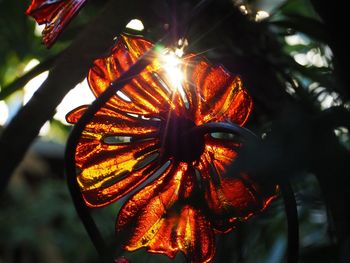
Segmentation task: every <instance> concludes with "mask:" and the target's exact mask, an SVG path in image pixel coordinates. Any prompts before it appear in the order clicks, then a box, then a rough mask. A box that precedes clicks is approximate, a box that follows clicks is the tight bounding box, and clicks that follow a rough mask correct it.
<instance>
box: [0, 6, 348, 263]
mask: <svg viewBox="0 0 350 263" xmlns="http://www.w3.org/2000/svg"><path fill="white" fill-rule="evenodd" d="M29 2H30V1H29V0H28V1H18V0H16V1H15V0H0V133H1V129H2V127H6V125H7V124H8V123H9V122H10V121H11V119H12V118H13V116H15V115H16V113H17V111H18V110H19V108H20V107H21V106H22V105H23V104H25V103H26V102H27V101H28V100H29V99H30V98H31V96H32V94H33V93H34V92H35V90H36V89H37V88H38V87H39V86H40V84H41V83H42V82H43V81H44V79H45V76H47V73H46V75H45V71H46V70H48V69H49V68H50V65H52V63H54V62H55V57H57V56H59V55H60V53H61V52H62V51H63V50H64V49H65V48H66V47H67V46H69V44H70V43H71V41H72V40H73V39H74V38H75V36H76V35H77V34H78V33H79V31H80V30H81V29H82V28H83V27H84V26H85V25H86V24H87V22H88V21H90V20H91V19H92V18H93V17H94V16H95V15H96V13H97V11H96V10H99V9H100V7H101V5H102V4H103V3H101V2H103V1H89V2H88V4H87V5H86V7H85V8H84V9H83V10H82V11H81V12H80V14H79V15H78V16H77V17H76V18H75V19H74V21H73V22H72V23H71V24H70V26H69V27H68V28H67V30H66V31H65V32H64V33H63V34H62V36H61V37H60V39H59V41H58V42H57V43H56V44H55V45H54V46H53V48H52V49H50V50H47V49H46V48H45V47H44V46H43V45H42V44H41V37H40V30H41V29H40V27H38V26H37V25H36V24H35V22H34V21H33V20H32V19H31V18H29V17H27V16H25V14H24V11H25V9H26V8H27V7H28V5H29ZM125 2H126V3H125V4H126V5H127V4H128V3H127V2H128V1H125ZM171 2H172V1H150V5H153V7H152V8H153V10H154V14H152V15H150V17H149V18H144V21H142V22H143V24H144V25H145V29H144V30H143V31H140V32H137V33H138V34H143V35H144V36H145V37H147V38H150V39H152V40H157V38H158V37H159V36H161V35H162V33H163V30H164V25H166V24H168V23H171V19H172V16H174V13H173V9H172V8H171ZM179 2H181V4H178V5H177V8H178V10H177V12H176V15H175V18H176V19H177V21H188V19H187V20H186V19H185V18H188V17H189V16H191V14H190V13H189V12H188V10H189V7H191V6H193V3H192V2H191V1H179ZM194 2H196V1H194ZM212 2H213V3H211V4H209V6H208V7H207V8H204V10H203V11H202V12H201V13H200V14H199V15H197V16H196V17H195V18H194V19H191V20H190V22H189V24H188V25H181V23H179V34H180V35H181V33H184V32H186V37H187V39H188V42H189V47H188V51H189V52H196V53H198V52H202V53H204V55H205V56H206V57H207V58H208V59H210V60H211V61H213V62H215V63H220V64H223V65H224V66H225V67H227V68H228V69H229V70H230V71H232V72H234V73H236V74H239V75H241V76H242V78H243V81H244V83H245V86H246V87H247V89H248V90H249V92H250V94H251V95H252V96H253V99H254V110H253V114H252V116H251V118H250V120H249V122H248V127H249V128H250V129H252V130H253V131H254V132H255V133H256V134H258V135H259V136H261V138H262V139H264V140H266V141H269V138H272V139H270V144H268V145H275V144H276V143H277V144H276V145H277V148H274V149H273V150H274V151H271V152H269V151H267V153H266V152H264V153H266V154H268V155H269V154H270V155H272V156H273V155H274V154H276V152H277V155H278V154H279V155H280V156H279V158H280V159H278V158H277V159H273V158H272V160H273V161H274V162H272V165H271V164H270V163H269V158H267V159H266V158H265V156H264V158H262V155H258V154H256V156H254V155H253V157H256V159H258V160H260V161H261V162H266V163H267V164H268V165H269V169H270V170H274V172H275V173H280V174H279V176H287V175H288V176H290V174H291V176H290V177H291V180H292V185H293V188H294V191H295V193H296V198H297V203H298V212H299V224H300V262H318V263H322V262H327V263H328V262H338V261H339V262H340V261H341V260H345V261H342V262H349V261H347V260H349V257H348V254H349V252H347V254H346V253H345V254H344V251H343V250H341V246H340V245H339V243H337V240H338V241H339V235H338V236H337V233H336V232H337V231H342V229H341V227H340V229H339V227H338V230H334V229H335V227H334V225H333V223H334V222H333V220H331V217H330V214H332V211H334V210H335V211H337V210H339V211H342V209H337V207H334V202H333V201H334V197H333V195H332V193H333V192H332V191H334V187H333V188H330V189H329V191H327V183H329V182H331V181H334V180H337V176H345V175H344V174H341V175H339V174H332V173H329V174H328V175H327V176H328V177H327V176H326V177H325V176H324V175H323V174H322V172H321V171H320V170H323V169H324V167H325V166H324V165H329V166H330V167H332V166H334V165H337V164H334V163H332V162H331V161H329V162H326V163H327V164H322V165H321V164H320V163H319V162H322V159H318V157H317V156H318V155H317V154H319V153H320V152H322V151H327V150H330V149H333V148H334V149H336V151H335V152H346V154H347V156H348V153H349V150H350V137H349V130H348V127H346V126H342V125H340V126H337V127H333V126H328V127H326V129H325V130H327V131H330V133H329V134H328V133H327V136H329V137H324V136H323V132H324V130H322V132H321V133H320V134H321V135H320V134H318V133H317V132H318V131H319V130H317V129H316V130H315V129H314V130H312V129H311V128H310V127H309V125H307V124H305V122H306V123H307V122H308V121H310V119H313V118H317V117H318V116H320V115H322V113H324V112H328V110H332V109H334V107H342V108H344V109H349V103H348V99H349V92H348V91H347V90H346V88H345V86H344V85H343V84H342V83H341V76H340V77H339V76H338V74H337V67H338V66H337V64H336V63H335V59H334V55H333V54H334V53H336V52H334V50H332V49H331V47H330V42H332V41H333V40H332V41H331V40H330V35H329V32H327V27H326V26H325V24H324V22H325V21H323V19H322V17H320V16H319V13H318V12H316V11H315V8H314V6H313V5H312V3H311V2H310V1H308V0H273V1H271V0H270V1H268V0H264V1H258V0H257V1H248V0H247V1H245V0H234V1H232V0H230V1H229V0H220V1H212ZM116 19H117V18H116ZM126 30H129V32H134V33H135V32H136V31H135V30H133V29H126ZM38 65H39V66H38ZM40 65H44V66H43V68H40ZM339 65H340V66H339V67H341V66H342V64H341V63H340V64H339ZM28 72H32V73H31V74H29V73H28ZM42 72H44V73H43V74H41V73H42ZM28 74H29V76H28ZM26 75H27V77H24V78H23V77H22V76H26ZM29 80H30V81H29ZM92 100H93V97H92V95H91V93H90V92H89V90H88V87H87V85H86V82H82V83H81V84H79V85H77V86H76V88H74V89H73V90H72V91H71V92H69V93H68V94H67V96H66V97H65V99H64V100H63V102H62V103H61V104H60V106H59V107H58V108H57V113H56V115H55V116H54V117H53V118H52V119H51V120H49V121H48V122H47V123H46V124H45V126H44V127H43V128H42V129H41V132H40V135H39V136H38V138H37V140H36V141H35V142H34V143H33V145H32V147H31V149H30V151H29V152H28V153H27V155H26V157H25V159H24V161H23V162H22V163H21V165H20V166H19V167H18V168H17V170H16V172H15V174H14V175H13V176H12V179H11V182H10V185H9V187H8V189H7V191H6V193H5V194H4V195H3V196H2V198H1V200H0V207H1V209H0V262H97V254H96V252H95V250H94V248H93V246H92V244H91V243H90V240H89V238H88V236H87V234H86V233H85V231H84V229H83V227H82V224H81V222H80V221H79V219H78V217H77V215H76V212H75V210H74V207H73V204H72V201H71V199H70V196H69V193H68V190H67V186H66V183H65V180H64V171H63V158H64V156H63V153H64V146H65V142H66V140H67V137H68V134H69V130H70V129H71V127H70V126H69V125H68V124H67V123H66V122H65V120H64V116H65V114H66V113H67V112H68V111H69V110H71V109H74V108H75V107H76V106H79V105H81V104H86V103H90V102H91V101H92ZM43 110H45V109H43ZM332 118H334V116H333V117H332ZM333 121H334V120H333ZM340 123H341V121H340ZM310 125H311V126H312V124H310ZM325 125H327V123H325ZM321 128H322V129H323V128H324V127H323V126H322V127H321ZM321 128H319V129H321ZM305 133H307V136H306V135H305ZM18 134H19V136H20V134H21V133H20V132H18ZM276 134H277V135H276ZM276 138H277V139H276ZM324 138H331V139H329V141H328V139H327V142H328V144H327V143H325V142H324V141H322V140H323V139H324ZM311 139H312V140H313V139H314V140H315V141H316V144H317V145H318V143H319V144H320V145H318V146H317V147H315V144H314V143H315V142H312V143H309V140H311ZM281 141H282V142H283V143H281ZM278 143H279V144H278ZM281 145H282V146H281ZM334 145H336V146H334ZM278 147H280V148H278ZM308 147H311V149H307V148H308ZM328 147H330V148H328ZM332 147H333V148H332ZM255 150H256V149H255ZM285 151H286V152H287V153H285ZM258 153H260V152H259V151H258ZM304 157H305V158H306V157H308V158H306V159H305V158H304ZM313 157H314V158H313ZM334 158H337V155H335V157H334ZM276 160H283V161H282V162H276ZM290 160H294V162H293V161H290ZM0 162H1V163H3V162H6V160H0ZM1 163H0V165H1ZM310 163H312V164H311V165H310ZM257 164H258V165H257V167H261V163H259V162H258V163H257ZM248 165H249V164H248ZM259 165H260V166H259ZM315 167H316V168H315ZM317 167H318V169H317ZM327 167H328V166H326V168H327ZM347 169H348V166H347ZM268 171H269V170H268ZM347 171H348V170H347ZM253 172H255V173H258V174H259V171H253ZM323 172H324V173H326V172H328V170H327V169H326V170H324V171H323ZM340 181H341V180H340ZM335 184H336V183H335ZM335 188H336V187H335ZM327 198H329V199H327ZM119 207H120V204H119V203H117V204H115V205H114V206H110V207H107V208H103V209H98V210H97V211H94V212H93V213H94V215H95V219H96V220H97V222H98V224H99V226H100V228H101V230H102V232H103V233H104V234H105V236H106V238H107V239H108V238H111V236H113V234H114V220H115V218H116V215H117V211H118V209H119ZM337 215H338V216H339V213H338V214H337ZM333 216H334V214H333ZM340 216H341V212H340ZM344 218H345V219H344ZM344 218H342V220H346V217H345V216H344ZM286 242H287V241H286V218H285V213H284V208H283V202H282V200H281V199H278V200H277V201H275V202H274V203H273V204H272V205H271V207H270V208H269V209H268V210H267V211H266V212H265V213H263V214H262V215H258V216H256V217H254V218H252V219H250V220H249V221H248V222H246V223H243V224H242V225H241V227H240V228H238V229H237V230H235V231H232V232H231V233H230V234H228V235H225V236H218V238H217V256H216V259H215V260H216V262H247V263H250V262H251V263H253V262H254V263H265V262H266V263H274V262H276V263H278V262H284V260H285V255H286ZM342 251H343V252H342ZM126 256H127V257H128V258H129V259H130V260H131V261H132V262H169V260H168V259H167V258H166V257H165V256H159V255H152V254H147V253H145V252H144V251H143V250H140V251H137V252H135V253H126ZM182 261H183V256H182V255H178V256H177V257H176V259H175V260H174V262H182Z"/></svg>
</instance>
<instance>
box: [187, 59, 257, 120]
mask: <svg viewBox="0 0 350 263" xmlns="http://www.w3.org/2000/svg"><path fill="white" fill-rule="evenodd" d="M185 74H186V78H187V82H186V83H185V85H184V89H185V93H186V95H187V97H188V100H189V102H190V104H191V107H192V108H193V109H194V114H195V122H196V124H197V125H200V124H203V123H207V122H210V121H226V120H229V121H231V122H234V123H237V124H238V125H243V124H244V123H245V121H246V119H247V118H248V116H249V114H250V111H251V108H252V101H251V98H250V96H249V95H248V94H247V92H246V91H245V89H244V88H243V86H242V82H241V79H240V78H239V77H238V76H232V75H231V74H230V73H229V72H228V71H226V70H225V69H224V68H223V67H222V66H212V65H211V64H209V63H208V62H206V61H205V60H203V59H202V60H200V59H193V60H191V59H189V60H187V63H186V67H185Z"/></svg>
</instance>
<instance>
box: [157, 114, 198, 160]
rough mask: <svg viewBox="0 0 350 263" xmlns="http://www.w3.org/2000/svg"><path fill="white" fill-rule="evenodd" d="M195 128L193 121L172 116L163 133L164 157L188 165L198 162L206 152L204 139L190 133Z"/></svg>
mask: <svg viewBox="0 0 350 263" xmlns="http://www.w3.org/2000/svg"><path fill="white" fill-rule="evenodd" d="M194 127H196V125H195V123H194V122H193V121H192V120H189V119H187V118H184V117H178V116H176V115H175V114H171V115H170V117H169V118H168V119H167V121H166V122H165V125H164V127H163V131H162V134H163V136H162V143H163V149H164V155H165V156H167V157H174V158H175V160H176V161H181V162H187V163H191V162H193V161H195V160H197V159H198V158H199V157H200V156H201V154H202V153H203V151H204V137H203V136H202V135H194V134H193V133H188V131H190V130H191V129H192V128H194Z"/></svg>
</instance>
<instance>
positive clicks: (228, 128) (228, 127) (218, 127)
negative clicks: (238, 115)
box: [183, 122, 257, 140]
mask: <svg viewBox="0 0 350 263" xmlns="http://www.w3.org/2000/svg"><path fill="white" fill-rule="evenodd" d="M214 132H226V133H233V134H238V135H240V136H242V137H244V138H246V139H254V140H257V136H256V135H255V134H254V133H253V132H252V131H250V130H249V129H247V128H243V127H241V126H239V125H237V124H235V123H228V122H209V123H205V124H202V125H200V126H196V127H193V128H192V129H190V130H189V131H188V132H186V133H184V134H183V135H184V136H187V135H201V136H204V135H205V134H207V133H214Z"/></svg>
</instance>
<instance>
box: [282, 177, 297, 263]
mask: <svg viewBox="0 0 350 263" xmlns="http://www.w3.org/2000/svg"><path fill="white" fill-rule="evenodd" d="M279 186H280V189H281V194H282V197H283V202H284V209H285V212H286V217H287V225H288V250H287V262H288V263H297V262H298V258H299V223H298V210H297V203H296V200H295V196H294V192H293V188H292V186H291V184H290V182H289V181H287V180H286V181H282V182H280V184H279Z"/></svg>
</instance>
